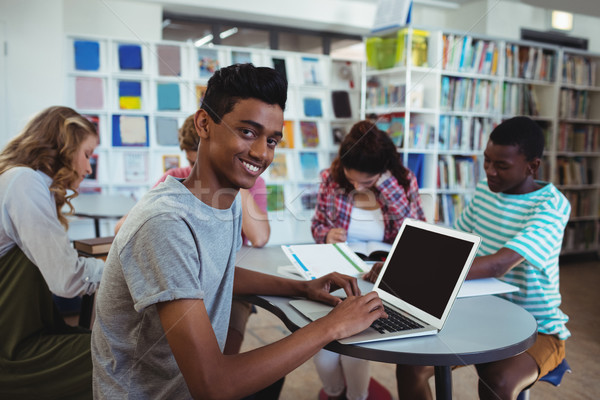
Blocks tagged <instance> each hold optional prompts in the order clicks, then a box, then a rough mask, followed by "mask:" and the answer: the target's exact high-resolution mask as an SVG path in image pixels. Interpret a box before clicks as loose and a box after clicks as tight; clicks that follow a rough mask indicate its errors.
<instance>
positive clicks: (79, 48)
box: [73, 40, 100, 71]
mask: <svg viewBox="0 0 600 400" xmlns="http://www.w3.org/2000/svg"><path fill="white" fill-rule="evenodd" d="M73 47H74V50H75V69H78V70H80V71H98V69H100V44H99V43H98V42H92V41H89V40H76V41H75V42H74V43H73Z"/></svg>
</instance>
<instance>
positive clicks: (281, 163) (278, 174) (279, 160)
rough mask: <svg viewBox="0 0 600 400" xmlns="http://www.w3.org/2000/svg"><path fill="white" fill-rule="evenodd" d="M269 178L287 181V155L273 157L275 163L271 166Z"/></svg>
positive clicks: (280, 154)
mask: <svg viewBox="0 0 600 400" xmlns="http://www.w3.org/2000/svg"><path fill="white" fill-rule="evenodd" d="M269 177H270V178H271V179H287V177H288V168H287V155H286V154H285V153H277V154H275V156H274V157H273V161H272V162H271V165H270V166H269Z"/></svg>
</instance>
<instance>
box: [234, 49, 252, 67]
mask: <svg viewBox="0 0 600 400" xmlns="http://www.w3.org/2000/svg"><path fill="white" fill-rule="evenodd" d="M251 62H252V53H250V52H249V51H239V50H233V51H232V52H231V63H232V64H248V63H251Z"/></svg>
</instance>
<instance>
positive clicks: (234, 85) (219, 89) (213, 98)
mask: <svg viewBox="0 0 600 400" xmlns="http://www.w3.org/2000/svg"><path fill="white" fill-rule="evenodd" d="M242 99H258V100H261V101H263V102H265V103H267V104H270V105H274V104H277V105H278V106H279V107H281V109H282V110H285V102H286V101H287V80H286V79H285V78H283V77H282V76H281V75H280V74H279V73H277V71H275V70H274V69H273V68H267V67H255V66H254V65H252V64H234V65H230V66H228V67H225V68H221V69H219V70H218V71H216V72H215V73H214V74H213V76H212V77H211V78H210V79H209V80H208V85H207V88H206V93H205V94H204V99H203V100H202V106H201V107H200V108H201V109H203V110H205V111H206V112H207V113H208V115H210V117H211V118H212V119H213V121H214V122H215V123H217V124H219V123H221V119H222V118H223V116H224V115H225V114H227V113H229V112H231V110H233V107H234V106H235V104H236V103H237V102H238V101H239V100H242Z"/></svg>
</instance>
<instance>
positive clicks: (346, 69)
mask: <svg viewBox="0 0 600 400" xmlns="http://www.w3.org/2000/svg"><path fill="white" fill-rule="evenodd" d="M332 68H333V70H334V73H333V76H334V78H335V79H334V83H335V84H336V86H346V87H347V88H348V89H354V73H353V71H352V69H353V68H352V62H350V61H333V62H332Z"/></svg>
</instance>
